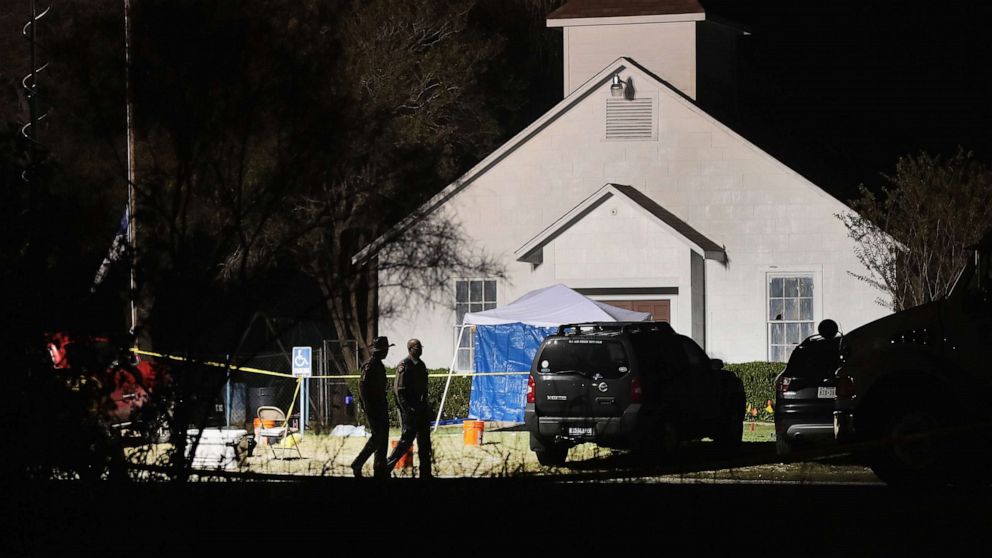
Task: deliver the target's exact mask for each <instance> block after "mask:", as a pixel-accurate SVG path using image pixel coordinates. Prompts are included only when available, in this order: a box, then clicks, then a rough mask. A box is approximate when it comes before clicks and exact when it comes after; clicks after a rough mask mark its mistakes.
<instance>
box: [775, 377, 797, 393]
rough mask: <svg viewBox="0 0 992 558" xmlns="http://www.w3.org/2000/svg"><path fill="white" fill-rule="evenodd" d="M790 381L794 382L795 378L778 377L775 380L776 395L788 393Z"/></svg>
mask: <svg viewBox="0 0 992 558" xmlns="http://www.w3.org/2000/svg"><path fill="white" fill-rule="evenodd" d="M792 380H795V378H792V377H790V376H779V377H778V379H777V380H775V391H776V392H778V393H785V392H787V391H789V386H790V385H792Z"/></svg>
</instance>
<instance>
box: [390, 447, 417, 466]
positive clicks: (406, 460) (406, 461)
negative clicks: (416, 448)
mask: <svg viewBox="0 0 992 558" xmlns="http://www.w3.org/2000/svg"><path fill="white" fill-rule="evenodd" d="M398 445H400V441H399V440H393V441H392V442H390V447H391V448H392V449H393V450H394V451H395V450H396V446H398ZM410 467H413V446H410V447H409V448H408V449H407V450H406V453H404V454H403V455H401V456H400V459H399V461H397V462H396V466H395V467H393V469H408V468H410Z"/></svg>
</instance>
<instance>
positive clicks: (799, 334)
mask: <svg viewBox="0 0 992 558" xmlns="http://www.w3.org/2000/svg"><path fill="white" fill-rule="evenodd" d="M814 289H815V284H814V275H813V274H812V273H790V274H770V275H769V276H768V306H767V310H768V314H767V319H768V360H770V361H772V362H786V361H788V360H789V356H791V355H792V350H793V349H795V348H796V345H798V344H799V343H801V342H802V341H803V339H806V338H807V337H809V336H810V335H813V332H814V331H815V329H816V320H815V318H814V315H815V314H814V307H813V301H814V300H815V299H816V297H815V295H814Z"/></svg>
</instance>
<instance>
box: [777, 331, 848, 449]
mask: <svg viewBox="0 0 992 558" xmlns="http://www.w3.org/2000/svg"><path fill="white" fill-rule="evenodd" d="M817 332H818V334H817V335H811V336H809V337H807V338H806V339H805V340H803V342H802V343H800V344H799V346H798V347H796V348H795V350H793V351H792V356H790V357H789V364H788V365H786V367H785V370H783V371H782V373H781V374H779V375H778V377H777V378H775V449H776V450H777V451H778V454H779V455H788V454H790V453H792V450H793V448H795V447H797V446H804V445H811V444H824V443H832V442H833V441H834V400H835V399H836V398H837V375H836V373H837V366H838V365H839V363H840V340H841V338H840V337H838V335H837V332H838V327H837V322H835V321H833V320H823V321H822V322H820V325H819V327H818V328H817Z"/></svg>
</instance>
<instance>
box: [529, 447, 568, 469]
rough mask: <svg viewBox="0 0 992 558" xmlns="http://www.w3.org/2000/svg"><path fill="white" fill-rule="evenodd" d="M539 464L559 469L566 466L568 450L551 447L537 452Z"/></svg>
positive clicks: (535, 452)
mask: <svg viewBox="0 0 992 558" xmlns="http://www.w3.org/2000/svg"><path fill="white" fill-rule="evenodd" d="M534 454H535V455H537V462H538V463H540V464H541V465H544V466H545V467H558V466H561V465H564V464H565V460H566V459H567V457H568V448H560V447H551V448H545V449H543V450H536V451H534Z"/></svg>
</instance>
